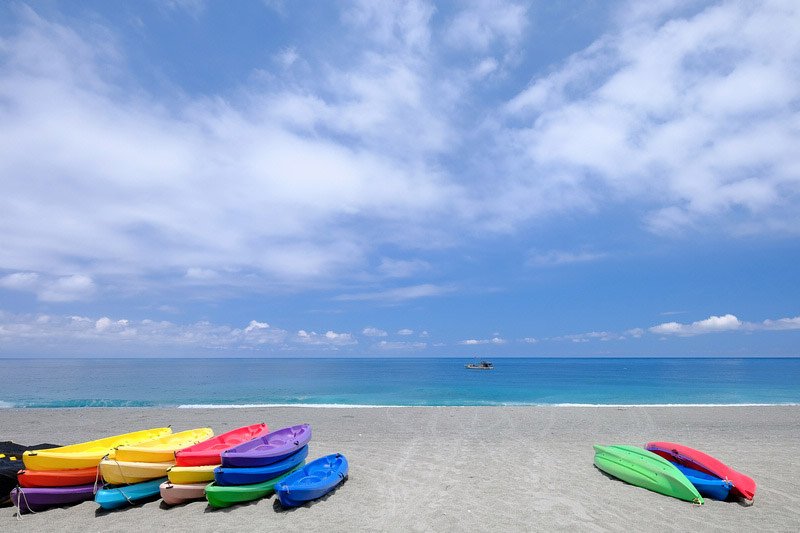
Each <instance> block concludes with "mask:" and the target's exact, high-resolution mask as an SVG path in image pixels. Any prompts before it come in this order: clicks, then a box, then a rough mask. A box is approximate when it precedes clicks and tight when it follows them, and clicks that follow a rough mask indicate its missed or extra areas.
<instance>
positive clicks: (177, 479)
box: [167, 465, 222, 485]
mask: <svg viewBox="0 0 800 533" xmlns="http://www.w3.org/2000/svg"><path fill="white" fill-rule="evenodd" d="M219 466H222V465H203V466H173V467H172V468H170V469H169V470H167V477H169V481H170V483H172V484H173V485H188V484H192V483H210V482H212V481H214V469H215V468H218V467H219Z"/></svg>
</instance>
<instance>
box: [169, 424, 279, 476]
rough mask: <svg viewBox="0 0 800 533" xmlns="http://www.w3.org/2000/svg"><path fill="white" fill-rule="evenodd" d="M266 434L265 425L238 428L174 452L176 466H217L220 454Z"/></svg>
mask: <svg viewBox="0 0 800 533" xmlns="http://www.w3.org/2000/svg"><path fill="white" fill-rule="evenodd" d="M267 433H269V428H268V427H267V425H266V424H253V425H252V426H244V427H240V428H237V429H234V430H232V431H228V432H227V433H223V434H222V435H217V436H216V437H212V438H210V439H208V440H205V441H203V442H198V443H197V444H195V445H193V446H189V447H188V448H184V449H183V450H178V451H177V452H175V460H176V461H177V463H178V464H177V466H206V465H218V464H220V463H221V462H222V459H220V454H221V453H222V452H224V451H225V450H227V449H228V448H233V447H234V446H237V445H239V444H242V443H243V442H247V441H249V440H252V439H255V438H257V437H260V436H262V435H266V434H267Z"/></svg>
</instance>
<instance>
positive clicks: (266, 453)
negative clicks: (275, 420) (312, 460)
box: [220, 424, 311, 467]
mask: <svg viewBox="0 0 800 533" xmlns="http://www.w3.org/2000/svg"><path fill="white" fill-rule="evenodd" d="M310 440H311V428H310V427H309V426H308V424H302V425H299V426H291V427H287V428H283V429H279V430H278V431H273V432H272V433H267V434H266V435H264V436H262V437H256V438H255V439H252V440H249V441H247V442H244V443H242V444H239V445H238V446H234V447H233V448H229V449H227V450H225V451H224V452H222V454H221V455H220V457H221V458H222V466H223V467H250V466H266V465H268V464H272V463H277V462H278V461H280V460H281V459H285V458H286V457H289V456H290V455H292V454H293V453H295V452H297V451H298V450H299V449H300V448H302V447H303V446H305V445H306V444H308V441H310Z"/></svg>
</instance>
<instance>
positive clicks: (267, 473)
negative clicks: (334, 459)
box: [214, 445, 308, 486]
mask: <svg viewBox="0 0 800 533" xmlns="http://www.w3.org/2000/svg"><path fill="white" fill-rule="evenodd" d="M306 457H308V445H306V446H303V447H302V448H300V449H299V450H298V451H297V452H295V453H293V454H292V455H290V456H289V457H287V458H285V459H282V460H280V461H278V462H277V463H272V464H270V465H266V466H252V467H240V468H237V467H225V466H218V467H217V468H215V469H214V481H215V482H216V484H217V485H221V486H233V485H252V484H254V483H261V482H264V481H267V480H270V479H273V478H276V477H278V476H280V475H281V474H285V473H286V472H288V471H289V470H291V469H292V468H294V467H295V466H297V465H299V464H300V463H302V462H303V461H304V460H305V458H306Z"/></svg>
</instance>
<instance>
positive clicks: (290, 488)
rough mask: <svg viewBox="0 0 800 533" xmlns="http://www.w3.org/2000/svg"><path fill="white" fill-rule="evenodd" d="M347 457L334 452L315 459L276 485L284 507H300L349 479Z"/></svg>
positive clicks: (276, 490)
mask: <svg viewBox="0 0 800 533" xmlns="http://www.w3.org/2000/svg"><path fill="white" fill-rule="evenodd" d="M347 472H348V464H347V459H345V457H344V455H342V454H340V453H334V454H331V455H326V456H324V457H320V458H319V459H315V460H313V461H311V462H310V463H308V464H307V465H305V466H304V467H302V468H300V469H299V470H297V471H296V472H294V473H293V474H290V475H288V476H286V477H285V478H283V479H282V480H281V481H280V482H278V483H277V484H276V485H275V494H277V495H278V498H279V499H280V501H281V505H282V506H284V507H298V506H300V505H303V504H304V503H306V502H308V501H311V500H316V499H317V498H321V497H322V496H325V495H326V494H327V493H329V492H330V491H332V490H333V489H334V488H336V486H337V485H338V484H339V483H341V482H343V481H344V480H345V479H347Z"/></svg>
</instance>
